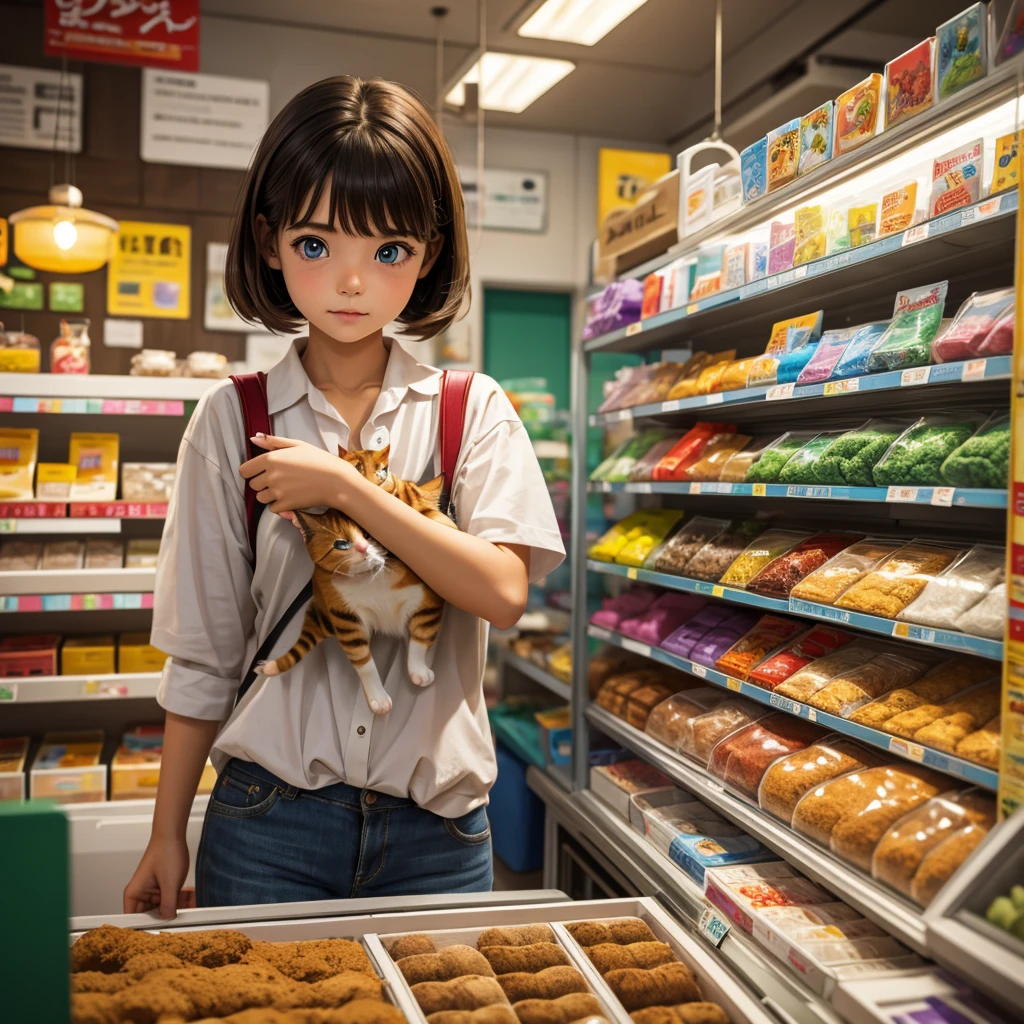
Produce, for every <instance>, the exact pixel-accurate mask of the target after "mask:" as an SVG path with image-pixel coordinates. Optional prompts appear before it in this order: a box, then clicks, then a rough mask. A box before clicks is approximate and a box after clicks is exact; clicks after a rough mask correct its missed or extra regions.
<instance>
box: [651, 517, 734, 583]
mask: <svg viewBox="0 0 1024 1024" xmlns="http://www.w3.org/2000/svg"><path fill="white" fill-rule="evenodd" d="M728 525H729V521H728V520H727V519H711V518H709V517H708V516H694V517H693V518H692V519H690V520H688V521H686V522H684V523H682V524H681V525H680V527H679V529H678V530H676V532H675V533H674V534H672V535H671V536H670V537H669V538H668V539H667V540H665V542H664V543H663V544H662V545H661V546H660V547H659V548H657V549H656V550H655V551H653V552H652V553H651V555H650V557H649V558H648V559H647V561H646V562H645V563H644V568H645V569H653V570H654V571H656V572H669V573H678V574H679V575H682V576H685V575H686V571H685V570H686V566H687V563H688V562H689V561H690V559H691V558H693V556H694V555H695V554H696V553H697V552H698V551H700V549H701V548H702V547H704V545H705V544H707V543H708V542H709V541H711V540H713V539H714V538H715V537H717V536H718V535H719V534H721V533H722V532H723V531H724V530H725V529H726V527H727V526H728Z"/></svg>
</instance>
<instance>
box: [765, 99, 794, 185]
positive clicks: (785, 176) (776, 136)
mask: <svg viewBox="0 0 1024 1024" xmlns="http://www.w3.org/2000/svg"><path fill="white" fill-rule="evenodd" d="M799 162H800V118H799V117H795V118H793V120H792V121H787V122H786V123H785V124H783V125H780V126H779V127H778V128H775V129H773V130H772V131H770V132H769V133H768V191H769V192H774V191H775V190H776V189H777V188H782V186H783V185H788V184H789V182H791V181H792V180H793V179H794V178H795V177H796V172H797V168H798V167H799Z"/></svg>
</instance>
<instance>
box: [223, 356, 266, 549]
mask: <svg viewBox="0 0 1024 1024" xmlns="http://www.w3.org/2000/svg"><path fill="white" fill-rule="evenodd" d="M231 383H232V384H234V385H235V391H237V392H238V401H239V404H240V405H241V406H242V421H243V422H244V424H245V447H246V451H247V452H248V453H249V458H250V459H254V458H256V456H257V455H262V454H263V449H262V448H257V447H256V445H254V444H253V443H252V441H250V440H249V438H251V437H252V436H253V435H254V434H272V433H273V430H272V429H271V424H270V408H269V406H268V403H267V375H266V374H265V373H243V374H236V375H233V376H232V377H231ZM262 512H263V505H262V503H261V502H258V501H257V500H256V492H255V491H254V490H253V489H252V488H251V487H250V486H249V485H248V484H246V486H245V524H246V530H247V532H248V535H249V551H250V560H251V561H252V563H253V564H254V565H255V564H256V530H257V528H258V527H259V525H260V514H261V513H262Z"/></svg>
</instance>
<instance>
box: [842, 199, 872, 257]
mask: <svg viewBox="0 0 1024 1024" xmlns="http://www.w3.org/2000/svg"><path fill="white" fill-rule="evenodd" d="M847 223H848V224H849V228H850V248H851V249H855V248H856V247H857V246H858V245H866V244H867V243H868V242H873V241H874V240H875V238H876V237H877V235H878V227H877V225H878V203H865V204H864V205H863V206H851V207H850V209H849V212H848V213H847Z"/></svg>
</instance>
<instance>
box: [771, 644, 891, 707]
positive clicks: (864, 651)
mask: <svg viewBox="0 0 1024 1024" xmlns="http://www.w3.org/2000/svg"><path fill="white" fill-rule="evenodd" d="M877 653H878V649H877V648H876V647H874V646H872V645H871V644H870V643H867V642H864V641H854V642H853V643H849V644H846V645H844V646H843V647H840V648H839V649H838V650H836V651H833V652H832V653H831V654H826V655H825V657H823V658H816V659H815V660H814V661H812V662H811V663H810V664H808V665H804V667H803V668H801V669H797V671H796V672H794V673H793V674H792V675H791V676H790V677H789V678H788V679H786V680H784V681H783V682H781V683H779V685H778V686H776V687H775V692H776V693H778V694H781V695H782V696H783V697H789V698H790V700H798V701H801V702H803V703H806V702H807V701H808V700H809V699H810V697H811V696H812V695H813V694H815V693H817V692H818V690H820V689H821V688H822V687H823V686H824V685H825V684H826V683H827V682H829V680H831V679H833V678H835V677H836V676H838V675H842V674H843V673H844V672H849V671H850V670H851V669H855V668H857V667H858V666H859V665H864V664H866V663H867V662H869V661H871V659H872V658H874V656H875V655H876V654H877Z"/></svg>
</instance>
